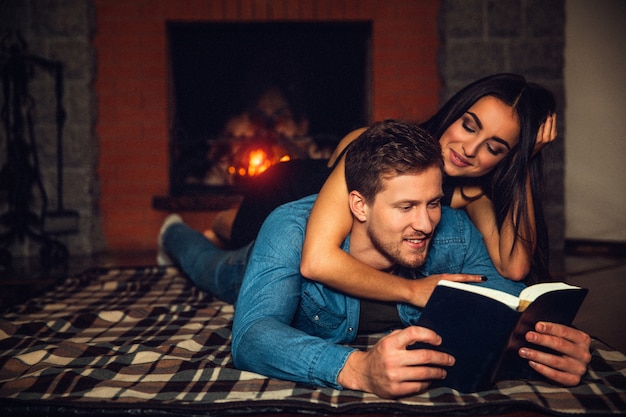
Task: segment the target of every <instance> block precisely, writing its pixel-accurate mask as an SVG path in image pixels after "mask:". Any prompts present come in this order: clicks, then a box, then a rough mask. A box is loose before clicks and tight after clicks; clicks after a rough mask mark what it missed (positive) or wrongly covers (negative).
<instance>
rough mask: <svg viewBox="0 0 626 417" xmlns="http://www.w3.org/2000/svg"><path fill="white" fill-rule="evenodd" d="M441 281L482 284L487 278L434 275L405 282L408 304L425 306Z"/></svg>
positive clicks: (472, 275) (465, 275)
mask: <svg viewBox="0 0 626 417" xmlns="http://www.w3.org/2000/svg"><path fill="white" fill-rule="evenodd" d="M442 279H445V280H447V281H456V282H484V281H485V280H486V279H487V278H486V277H483V276H481V275H474V274H434V275H430V276H428V277H425V278H419V279H413V280H405V282H406V285H407V287H408V288H409V292H410V296H409V300H408V302H409V303H411V304H413V305H414V306H416V307H422V308H423V307H424V306H426V303H427V302H428V299H429V298H430V296H431V294H432V293H433V291H434V290H435V287H436V286H437V284H438V283H439V281H441V280H442Z"/></svg>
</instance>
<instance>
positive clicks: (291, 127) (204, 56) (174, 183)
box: [167, 22, 371, 196]
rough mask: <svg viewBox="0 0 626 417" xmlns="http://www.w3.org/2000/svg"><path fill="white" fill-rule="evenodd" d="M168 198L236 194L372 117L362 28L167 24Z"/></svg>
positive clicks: (323, 150) (324, 150) (325, 149)
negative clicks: (272, 169) (269, 170)
mask: <svg viewBox="0 0 626 417" xmlns="http://www.w3.org/2000/svg"><path fill="white" fill-rule="evenodd" d="M167 39H168V48H169V65H170V78H169V79H170V92H169V95H170V105H171V110H170V195H173V196H180V195H190V194H197V193H206V192H209V193H212V192H216V191H218V192H224V191H227V192H237V191H238V190H240V189H241V188H242V187H244V186H247V185H250V184H253V183H254V177H255V176H258V175H259V174H261V173H262V172H264V171H265V170H266V169H267V168H268V167H269V166H271V165H272V164H275V163H279V162H281V161H286V160H290V159H298V158H327V157H328V156H329V155H330V152H331V151H332V149H334V147H335V145H336V144H337V143H338V141H339V140H340V139H341V138H342V137H343V136H344V135H345V134H346V133H348V132H349V131H351V130H353V129H355V128H358V127H362V126H365V125H367V124H368V122H369V120H370V106H369V103H370V90H371V89H370V78H371V77H370V67H371V66H370V41H371V24H370V23H369V22H271V23H221V22H191V23H190V22H168V23H167Z"/></svg>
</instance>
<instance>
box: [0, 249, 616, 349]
mask: <svg viewBox="0 0 626 417" xmlns="http://www.w3.org/2000/svg"><path fill="white" fill-rule="evenodd" d="M155 264H156V262H155V253H152V252H151V253H121V254H108V255H98V256H90V257H73V258H72V259H71V260H70V262H69V263H68V265H67V266H66V267H64V268H62V269H58V270H56V271H49V272H48V273H42V272H41V271H40V270H39V269H38V267H37V266H36V265H34V264H33V262H28V261H23V262H19V261H17V262H14V268H13V271H6V270H0V285H1V286H2V291H0V292H1V295H0V308H3V307H5V306H7V305H9V304H13V303H17V302H20V301H21V300H23V299H25V298H27V297H28V296H32V294H33V293H36V292H37V291H41V290H42V289H44V288H46V287H49V286H50V285H54V283H55V282H58V280H59V279H61V278H62V277H65V276H68V275H75V274H78V273H80V272H82V271H84V270H85V269H88V268H90V267H95V266H98V267H115V266H146V265H155ZM555 275H556V277H557V278H558V279H559V280H563V281H567V282H569V283H571V284H574V285H579V286H582V287H586V288H588V289H589V294H588V296H587V298H586V300H585V303H584V304H583V306H582V308H581V310H580V312H579V313H578V316H577V317H576V320H575V322H574V324H575V325H576V326H577V327H579V328H580V329H582V330H584V331H586V332H587V333H589V334H590V335H592V336H593V337H595V338H598V339H600V340H602V341H604V342H605V343H607V344H608V345H609V346H611V347H613V348H615V349H617V350H620V351H621V352H624V353H626V331H625V325H624V323H626V254H623V255H615V254H611V255H598V254H595V253H591V254H578V253H577V254H575V255H572V254H569V255H567V256H565V257H564V261H563V271H560V272H557V273H556V274H555Z"/></svg>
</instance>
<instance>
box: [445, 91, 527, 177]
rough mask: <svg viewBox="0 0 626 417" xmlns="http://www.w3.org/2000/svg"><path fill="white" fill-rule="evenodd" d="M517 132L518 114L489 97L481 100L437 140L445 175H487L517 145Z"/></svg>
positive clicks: (518, 131) (518, 127) (518, 130)
mask: <svg viewBox="0 0 626 417" xmlns="http://www.w3.org/2000/svg"><path fill="white" fill-rule="evenodd" d="M519 133H520V126H519V122H518V118H517V114H516V113H515V111H514V110H513V108H512V107H511V106H509V105H507V104H505V103H504V102H502V101H501V100H499V99H497V98H495V97H492V96H485V97H483V98H481V99H480V100H478V101H477V102H476V103H474V105H473V106H472V107H470V108H469V109H468V110H467V111H466V112H465V113H464V114H463V115H462V116H461V117H460V118H459V119H458V120H457V121H455V122H454V123H452V124H451V125H450V126H449V127H448V129H446V131H445V132H443V135H442V136H441V138H440V139H439V143H440V144H441V150H442V152H443V161H444V169H445V171H446V174H448V175H450V176H452V177H481V176H483V175H485V174H488V173H489V172H490V171H491V170H492V169H493V168H494V167H495V166H496V165H498V163H499V162H500V161H502V160H503V159H504V158H505V157H506V156H507V155H508V153H509V152H511V149H513V147H514V146H515V145H517V142H518V140H519Z"/></svg>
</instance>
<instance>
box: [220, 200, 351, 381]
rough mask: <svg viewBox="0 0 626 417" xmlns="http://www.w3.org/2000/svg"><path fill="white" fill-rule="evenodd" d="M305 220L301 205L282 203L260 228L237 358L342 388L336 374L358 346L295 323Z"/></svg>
mask: <svg viewBox="0 0 626 417" xmlns="http://www.w3.org/2000/svg"><path fill="white" fill-rule="evenodd" d="M307 213H308V211H307ZM305 224H306V218H305V219H304V220H302V221H301V217H299V213H298V212H297V211H296V212H294V211H293V210H286V209H284V208H282V207H281V208H279V209H278V210H277V211H274V212H273V213H272V214H271V215H270V216H269V217H268V218H267V220H266V221H265V223H264V225H263V227H262V228H261V231H260V232H259V235H258V237H257V240H256V242H255V245H254V249H253V251H252V254H251V258H250V261H249V263H248V267H247V270H246V273H245V276H244V280H243V284H242V288H241V292H240V293H239V298H238V301H237V304H236V312H235V319H234V323H233V342H232V349H233V359H234V362H235V366H236V367H237V368H240V369H245V370H249V371H252V372H256V373H259V374H262V375H266V376H269V377H274V378H280V379H285V380H290V381H295V382H302V383H306V384H310V385H313V386H324V387H332V388H336V389H341V386H340V385H338V384H337V376H338V374H339V372H340V371H341V369H342V368H343V366H344V364H345V361H346V360H347V358H348V356H349V355H350V353H352V351H353V350H354V349H353V348H350V347H347V346H343V345H340V344H337V343H332V342H330V341H327V340H324V339H322V338H320V337H316V336H313V335H310V334H308V333H307V332H305V331H302V330H299V329H296V328H294V327H293V326H292V323H293V320H294V317H295V314H296V311H297V308H298V306H299V304H300V297H301V285H302V280H303V278H302V276H301V275H300V259H301V251H302V243H303V240H304V229H305Z"/></svg>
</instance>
